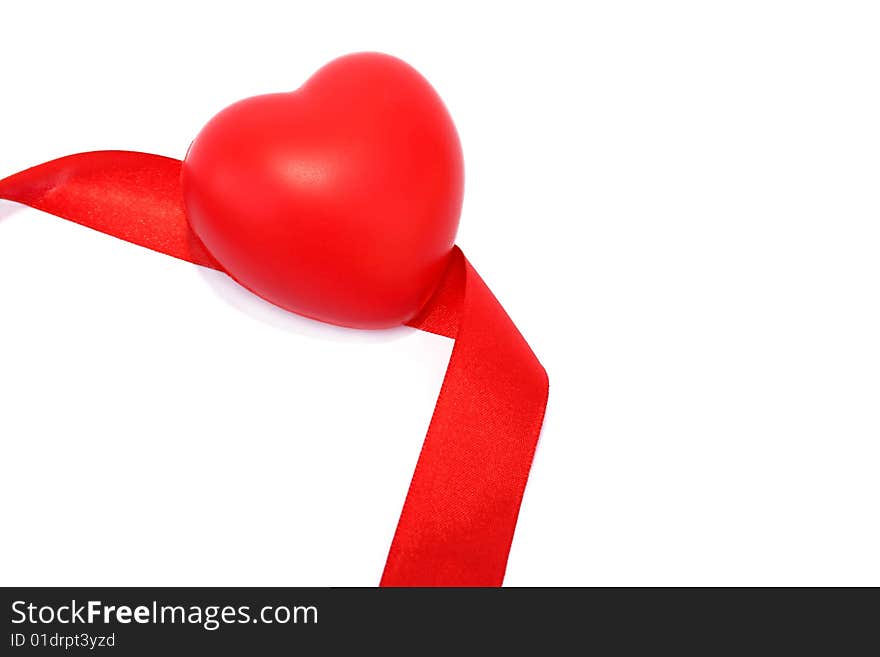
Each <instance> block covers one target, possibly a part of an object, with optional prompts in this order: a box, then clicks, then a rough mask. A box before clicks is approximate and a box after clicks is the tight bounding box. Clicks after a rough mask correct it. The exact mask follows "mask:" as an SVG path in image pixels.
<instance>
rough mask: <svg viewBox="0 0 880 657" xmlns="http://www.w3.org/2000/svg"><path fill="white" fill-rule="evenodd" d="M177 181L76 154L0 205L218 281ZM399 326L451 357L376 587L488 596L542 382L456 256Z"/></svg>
mask: <svg viewBox="0 0 880 657" xmlns="http://www.w3.org/2000/svg"><path fill="white" fill-rule="evenodd" d="M180 169H181V162H180V161H179V160H175V159H171V158H166V157H161V156H158V155H150V154H147V153H134V152H127V151H97V152H91V153H81V154H77V155H71V156H68V157H63V158H60V159H57V160H53V161H51V162H47V163H45V164H41V165H38V166H36V167H33V168H31V169H28V170H26V171H22V172H21V173H17V174H15V175H13V176H10V177H9V178H6V179H4V180H0V198H3V199H6V200H10V201H14V202H17V203H22V204H25V205H28V206H31V207H33V208H36V209H38V210H42V211H44V212H48V213H50V214H53V215H56V216H59V217H62V218H64V219H68V220H70V221H73V222H76V223H78V224H81V225H83V226H87V227H89V228H92V229H95V230H98V231H101V232H103V233H107V234H109V235H113V236H115V237H118V238H120V239H123V240H126V241H128V242H132V243H134V244H138V245H140V246H144V247H147V248H149V249H153V250H155V251H159V252H161V253H164V254H167V255H170V256H173V257H176V258H180V259H182V260H186V261H189V262H192V263H195V264H197V265H201V266H204V267H211V268H213V269H217V270H220V271H223V267H222V266H221V265H220V264H219V263H218V262H217V261H216V260H214V258H212V257H211V255H210V254H209V253H208V252H207V250H206V249H205V248H204V247H203V246H202V245H201V243H200V242H199V240H198V239H197V238H196V237H195V235H194V234H193V233H192V231H191V230H190V227H189V224H188V222H187V218H186V214H185V212H184V206H183V199H182V195H181V189H180ZM408 325H409V326H412V327H414V328H417V329H420V330H423V331H428V332H431V333H436V334H438V335H443V336H446V337H449V338H453V339H454V340H455V345H454V347H453V350H452V356H451V358H450V361H449V365H448V368H447V370H446V375H445V378H444V380H443V385H442V387H441V390H440V395H439V397H438V399H437V404H436V406H435V408H434V414H433V417H432V418H431V423H430V426H429V427H428V433H427V436H426V438H425V442H424V445H423V446H422V451H421V454H420V455H419V459H418V463H417V464H416V469H415V472H414V474H413V478H412V481H411V483H410V487H409V491H408V493H407V497H406V501H405V503H404V506H403V510H402V512H401V514H400V520H399V522H398V525H397V531H396V532H395V535H394V539H393V541H392V544H391V548H390V550H389V553H388V559H387V562H386V564H385V571H384V573H383V575H382V580H381V585H382V586H500V585H501V583H502V581H503V579H504V571H505V568H506V565H507V557H508V553H509V551H510V544H511V541H512V540H513V533H514V529H515V527H516V519H517V515H518V513H519V507H520V503H521V501H522V495H523V491H524V489H525V485H526V481H527V479H528V474H529V469H530V467H531V463H532V457H533V455H534V450H535V445H536V444H537V441H538V436H539V434H540V431H541V425H542V422H543V418H544V410H545V407H546V404H547V394H548V380H547V374H546V372H545V371H544V368H543V367H542V366H541V364H540V363H539V362H538V359H537V358H536V357H535V355H534V353H532V350H531V349H530V348H529V346H528V344H527V343H526V341H525V340H524V339H523V337H522V335H520V333H519V331H518V330H517V328H516V327H515V326H514V324H513V322H512V321H511V320H510V318H509V317H508V315H507V313H505V311H504V309H503V308H502V307H501V305H500V304H499V302H498V300H497V299H496V298H495V297H494V295H493V294H492V292H491V291H490V290H489V288H488V287H487V286H486V284H485V283H484V282H483V280H482V279H481V278H480V276H479V275H478V274H477V272H476V271H475V270H474V268H473V267H472V266H471V264H470V262H468V260H467V258H465V256H464V254H463V253H462V252H461V250H459V249H458V247H456V248H455V249H454V251H453V253H452V256H451V258H450V263H449V266H448V268H447V271H446V273H445V275H444V277H443V280H442V282H441V283H440V286H439V287H438V289H437V291H436V292H435V293H434V295H433V297H432V298H431V300H430V301H429V302H428V303H427V304H426V306H425V307H424V308H423V309H422V310H421V311H420V313H419V314H418V316H417V317H416V318H414V319H413V320H412V321H410V322H408Z"/></svg>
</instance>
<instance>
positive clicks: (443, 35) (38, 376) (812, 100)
mask: <svg viewBox="0 0 880 657" xmlns="http://www.w3.org/2000/svg"><path fill="white" fill-rule="evenodd" d="M2 21H3V23H2V28H0V29H2V39H0V61H2V62H3V72H2V76H0V175H6V174H9V173H13V172H14V171H17V170H20V169H22V168H25V167H27V166H30V165H32V164H36V163H38V162H41V161H45V160H48V159H51V158H53V157H56V156H60V155H65V154H69V153H74V152H78V151H85V150H94V149H104V148H123V149H131V150H143V151H149V152H154V153H160V154H164V155H169V156H176V157H182V156H183V155H184V153H185V149H186V147H187V145H188V144H189V142H190V140H191V139H192V138H193V136H194V135H195V134H196V133H197V131H198V130H199V128H200V126H201V125H202V124H203V123H204V122H205V121H206V120H207V119H208V118H210V116H211V115H212V114H213V113H215V112H216V111H218V110H219V109H221V108H222V107H224V106H225V105H226V104H228V103H230V102H232V101H235V100H238V99H239V98H243V97H246V96H249V95H253V94H258V93H266V92H272V91H279V90H288V89H293V88H295V87H297V86H298V85H299V84H300V83H301V82H302V81H304V80H305V78H307V77H308V75H309V74H310V73H311V72H312V71H313V70H315V69H316V68H318V67H319V66H321V65H322V64H323V63H325V62H326V61H328V60H329V59H332V58H333V57H335V56H338V55H341V54H344V53H347V52H352V51H358V50H382V51H386V52H389V53H392V54H395V55H397V56H399V57H402V58H404V59H406V60H408V61H409V62H410V63H412V64H413V65H414V66H416V67H417V68H418V69H419V70H420V71H421V72H422V73H423V74H424V75H425V76H426V77H427V78H428V79H429V80H431V81H432V83H433V84H434V85H435V87H436V88H437V90H438V91H439V92H440V94H441V95H442V96H443V98H444V99H445V101H446V103H447V105H448V107H449V108H450V111H451V112H452V115H453V118H454V119H455V121H456V123H457V125H458V128H459V131H460V134H461V138H462V142H463V145H464V150H465V157H466V162H467V190H466V198H465V209H464V213H463V216H462V227H461V230H460V233H459V240H458V243H459V244H460V245H461V246H462V247H463V249H464V251H465V252H466V253H467V254H468V256H469V257H470V259H471V260H472V261H473V262H474V263H475V265H476V266H477V268H478V269H479V270H480V271H481V273H482V274H483V276H484V278H485V279H486V280H487V282H488V283H489V285H490V287H491V288H492V289H493V290H494V292H495V293H496V294H497V296H498V297H499V298H500V299H501V301H502V302H503V304H504V305H505V307H506V308H507V310H508V311H509V313H510V314H511V315H512V317H513V318H514V319H515V321H516V323H517V325H518V326H519V327H520V329H521V330H522V332H523V333H524V334H525V336H526V337H527V339H528V340H529V341H530V343H531V344H532V346H533V348H534V349H535V351H536V352H537V353H538V355H539V356H540V358H541V360H542V361H543V363H544V364H545V366H546V367H547V369H548V371H549V373H550V378H551V394H550V405H549V407H548V415H547V420H546V424H545V430H544V432H543V435H542V438H541V442H540V445H539V449H538V452H537V456H536V460H535V464H534V468H533V474H532V477H531V480H530V483H529V487H528V490H527V493H526V498H525V501H524V504H523V508H522V513H521V516H520V522H519V526H518V529H517V534H516V538H515V541H514V546H513V550H512V552H511V558H510V563H509V568H508V575H507V579H506V584H508V585H533V584H558V585H568V584H578V585H635V584H645V585H655V584H693V585H709V584H716V585H721V584H727V585H745V584H764V585H780V584H819V585H824V584H839V585H843V584H874V585H878V584H880V559H877V554H880V526H878V521H877V517H878V502H880V477H878V474H877V473H878V470H880V310H878V305H880V304H878V302H880V294H878V293H880V257H878V247H880V120H878V117H880V85H878V80H880V39H878V34H880V10H878V8H877V5H876V4H875V3H870V2H865V3H849V2H826V3H816V2H766V1H764V2H735V3H733V2H731V3H705V2H672V3H654V2H608V3H604V2H603V3H579V2H571V3H560V2H556V3H554V2H533V3H528V4H516V3H509V2H505V3H497V4H490V3H474V2H467V3H452V2H443V3H431V4H427V3H416V2H399V3H385V2H379V3H377V2H370V3H351V4H340V3H337V2H326V1H325V2H303V3H298V2H285V3H261V2H254V1H249V2H241V3H235V5H226V4H221V3H217V2H211V3H204V4H201V5H199V4H197V3H183V2H173V3H170V2H151V3H146V4H139V5H135V4H134V3H132V4H126V3H109V2H108V3H102V4H95V3H87V2H77V3H58V4H46V3H41V2H27V3H24V2H16V3H5V4H4V6H3V11H2ZM0 340H2V347H0V449H2V456H0V515H2V524H0V525H2V528H3V529H2V540H0V583H2V584H45V585H48V584H95V585H97V584H116V585H125V584H156V585H158V584H180V585H187V584H211V585H221V584H255V585H261V584H262V585H271V584H277V585H306V584H317V585H324V584H364V585H372V584H375V583H377V582H378V579H379V576H380V574H381V568H382V565H383V563H384V557H385V553H386V551H387V548H388V544H389V542H390V539H391V535H392V533H393V531H394V526H395V523H396V520H397V515H398V513H399V511H400V505H401V503H402V501H403V497H404V495H405V492H406V486H407V484H408V482H409V477H410V475H411V473H412V467H413V465H414V463H415V459H416V457H417V454H418V449H419V447H420V444H421V440H422V438H423V436H424V431H425V429H426V427H427V424H428V420H429V418H430V413H431V410H432V408H433V404H434V401H435V398H436V393H437V391H438V390H439V386H440V382H441V380H442V376H443V372H444V369H445V365H446V359H447V358H448V356H449V351H450V348H451V342H450V341H449V340H446V339H445V338H438V337H436V336H430V335H427V334H421V333H418V332H414V331H410V330H407V329H401V330H398V331H393V332H390V333H361V332H357V331H345V330H341V329H333V328H329V327H324V326H321V325H319V324H317V323H314V322H310V321H307V320H302V319H298V318H296V317H293V316H291V315H287V314H285V313H283V312H281V311H277V310H275V309H273V308H271V307H270V306H268V305H267V304H264V303H262V302H259V301H257V300H255V299H253V298H252V297H250V296H249V295H247V294H245V293H242V292H240V291H238V290H237V289H236V288H235V287H234V285H232V284H231V283H228V282H226V281H225V280H223V278H222V276H220V275H216V274H212V273H210V272H204V271H202V270H200V269H199V268H197V267H194V266H191V265H187V264H185V263H180V262H176V261H173V260H171V259H170V258H165V257H163V256H160V255H157V254H153V253H151V252H148V251H145V250H142V249H138V248H136V247H133V246H130V245H128V244H124V243H122V242H118V241H116V240H113V239H111V238H107V237H105V236H102V235H99V234H97V233H93V232H92V231H88V230H86V229H83V228H81V227H79V226H75V225H73V224H69V223H66V222H64V221H62V220H58V219H55V218H52V217H49V216H48V215H44V214H41V213H39V212H36V211H32V210H20V209H18V208H17V207H16V206H13V205H12V204H9V203H2V202H0Z"/></svg>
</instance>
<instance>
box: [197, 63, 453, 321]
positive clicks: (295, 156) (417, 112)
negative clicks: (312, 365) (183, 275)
mask: <svg viewBox="0 0 880 657" xmlns="http://www.w3.org/2000/svg"><path fill="white" fill-rule="evenodd" d="M182 183H183V195H184V202H185V204H186V211H187V216H188V219H189V222H190V225H191V226H192V229H193V231H194V232H195V233H196V235H198V237H199V239H201V241H202V242H203V243H204V245H205V247H206V248H207V249H208V251H210V252H211V254H212V255H213V256H214V257H215V258H216V259H217V261H218V262H219V263H220V264H221V265H222V266H223V268H224V269H226V271H227V272H228V273H229V274H230V275H231V276H232V277H233V278H235V279H236V280H237V281H238V282H239V283H241V284H242V285H244V286H245V287H246V288H248V289H249V290H251V291H252V292H254V293H256V294H258V295H259V296H261V297H263V298H265V299H267V300H268V301H271V302H272V303H275V304H277V305H279V306H282V307H283V308H286V309H288V310H292V311H294V312H297V313H300V314H302V315H306V316H308V317H312V318H315V319H320V320H323V321H326V322H331V323H334V324H341V325H344V326H353V327H358V328H383V327H389V326H395V325H398V324H401V323H403V322H406V321H407V320H409V319H411V318H412V317H413V316H414V315H415V314H416V313H417V312H418V311H419V309H420V308H421V307H422V306H423V305H424V304H425V302H426V301H427V300H428V298H429V296H430V295H431V293H432V292H433V290H434V289H435V288H436V286H437V284H438V283H439V280H440V277H441V276H442V275H443V271H444V268H445V265H446V262H447V260H448V257H449V255H450V253H451V249H452V246H453V243H454V240H455V233H456V230H457V228H458V217H459V213H460V211H461V202H462V195H463V191H464V165H463V161H462V154H461V145H460V144H459V140H458V135H457V133H456V131H455V126H454V125H453V123H452V119H451V118H450V117H449V114H448V112H447V111H446V108H445V107H444V105H443V102H442V101H441V100H440V97H439V96H438V95H437V93H436V92H435V91H434V89H433V88H432V87H431V86H430V85H429V84H428V82H427V81H426V80H425V79H424V78H423V77H422V76H421V75H419V73H418V72H416V71H415V70H414V69H413V68H411V67H410V66H409V65H407V64H405V63H404V62H402V61H400V60H399V59H396V58H394V57H390V56H388V55H381V54H376V53H362V54H356V55H349V56H346V57H341V58H339V59H337V60H334V61H332V62H330V63H329V64H327V65H326V66H324V67H323V68H321V69H320V70H319V71H318V72H317V73H315V74H314V75H313V76H312V77H311V78H309V80H308V81H307V82H306V83H305V84H304V85H303V86H302V87H300V88H299V89H298V90H296V91H294V92H290V93H276V94H269V95H265V96H256V97H254V98H249V99H247V100H243V101H240V102H238V103H235V104H234V105H231V106H230V107H228V108H226V109H225V110H223V111H222V112H220V113H219V114H218V115H217V116H215V117H214V118H213V119H211V120H210V121H209V122H208V124H207V125H206V126H205V127H204V128H203V129H202V131H201V132H200V133H199V135H198V136H197V137H196V139H195V141H194V142H193V144H192V146H190V149H189V152H188V153H187V156H186V160H185V161H184V163H183V173H182Z"/></svg>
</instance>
